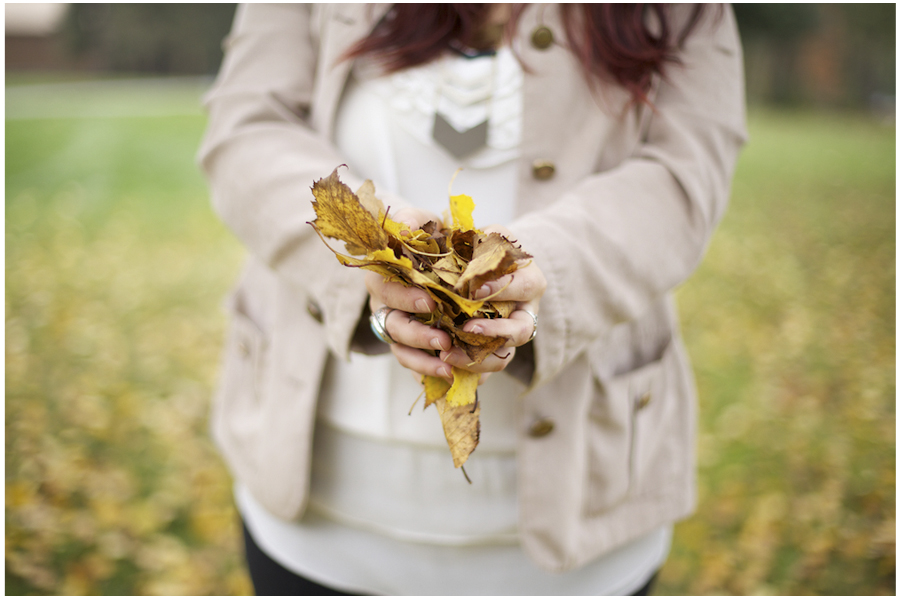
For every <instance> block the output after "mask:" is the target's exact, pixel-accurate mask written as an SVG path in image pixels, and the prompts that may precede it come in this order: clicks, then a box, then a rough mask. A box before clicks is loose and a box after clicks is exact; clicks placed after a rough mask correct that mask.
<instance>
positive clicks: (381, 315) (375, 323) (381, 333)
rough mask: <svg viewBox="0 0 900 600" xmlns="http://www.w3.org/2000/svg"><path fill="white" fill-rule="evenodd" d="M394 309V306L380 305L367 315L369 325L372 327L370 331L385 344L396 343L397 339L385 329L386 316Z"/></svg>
mask: <svg viewBox="0 0 900 600" xmlns="http://www.w3.org/2000/svg"><path fill="white" fill-rule="evenodd" d="M394 310H396V309H395V308H391V307H390V306H382V307H381V308H379V309H378V310H376V311H375V312H373V313H372V314H371V315H369V326H370V327H371V328H372V333H374V334H375V337H377V338H378V339H379V340H381V341H382V342H384V343H385V344H396V343H397V341H396V340H395V339H394V338H392V337H391V334H389V333H388V331H387V318H388V315H389V314H391V311H394Z"/></svg>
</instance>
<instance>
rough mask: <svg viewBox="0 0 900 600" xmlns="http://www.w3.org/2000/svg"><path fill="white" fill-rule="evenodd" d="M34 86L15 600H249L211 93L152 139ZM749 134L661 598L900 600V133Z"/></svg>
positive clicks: (714, 252) (228, 270) (189, 96)
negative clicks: (223, 455)
mask: <svg viewBox="0 0 900 600" xmlns="http://www.w3.org/2000/svg"><path fill="white" fill-rule="evenodd" d="M26 87H29V88H30V86H22V87H19V88H10V87H7V105H6V112H7V121H6V521H5V523H6V592H7V593H8V594H13V595H14V594H46V593H57V594H60V593H61V594H69V595H78V594H172V595H182V594H184V595H201V594H239V593H248V592H250V591H251V590H250V587H249V582H248V579H247V576H246V573H245V571H244V567H243V565H242V564H241V549H240V543H239V541H240V537H239V531H238V528H237V526H236V525H237V522H236V516H235V513H234V510H233V507H232V503H231V491H230V482H229V479H228V476H227V473H226V472H225V470H224V467H223V466H222V463H221V461H220V460H219V458H218V456H217V454H216V453H215V451H214V449H213V448H212V445H211V443H210V442H209V441H208V439H207V434H206V428H207V425H206V418H207V413H208V403H209V397H210V394H211V387H212V385H213V382H214V379H215V372H216V369H217V361H218V356H219V349H220V343H221V337H222V332H223V329H224V325H225V320H224V316H223V314H222V311H221V310H220V308H219V306H220V300H221V298H222V296H223V295H224V293H225V292H226V290H227V288H228V287H229V285H230V284H231V282H232V280H233V279H234V277H235V276H236V274H237V271H238V269H239V265H240V261H241V256H242V250H241V249H240V247H239V245H238V243H237V242H236V241H235V240H234V239H233V238H232V237H231V235H230V234H229V233H228V232H227V231H226V230H225V229H224V227H223V226H222V225H221V224H220V223H219V222H218V221H217V220H216V219H215V217H214V216H213V215H212V213H211V211H210V210H209V208H208V200H207V192H206V188H205V185H204V183H203V181H202V179H201V177H200V175H199V173H198V171H197V169H196V168H195V166H194V162H193V156H194V153H195V151H196V148H197V144H198V142H199V138H200V135H201V133H202V130H203V126H204V119H203V117H202V115H201V114H200V113H199V111H198V109H197V91H196V83H191V82H186V81H185V82H181V83H180V84H178V83H177V82H176V83H174V84H168V85H166V86H158V87H154V88H152V89H153V91H152V92H147V90H149V89H151V88H142V89H144V90H145V92H146V93H152V94H155V96H153V97H154V98H155V100H154V101H153V102H147V101H146V96H142V97H144V98H145V101H143V102H138V101H136V100H134V98H135V96H134V94H133V93H132V91H129V90H128V89H126V88H121V89H119V88H116V89H119V91H118V92H115V93H119V94H120V97H121V98H122V100H121V102H124V103H126V104H127V105H130V106H131V107H132V109H131V112H134V113H137V115H139V116H131V117H129V116H126V115H127V114H128V111H125V110H123V109H122V105H121V103H115V102H113V101H112V100H111V99H110V98H112V96H111V92H110V90H109V89H105V90H104V88H99V89H96V88H91V87H90V86H87V87H84V86H82V87H80V88H79V87H76V88H75V91H74V92H73V91H71V89H72V88H71V87H70V88H69V91H68V92H67V91H66V88H52V87H51V88H50V89H51V91H52V90H53V89H56V90H57V95H58V97H57V98H56V99H54V101H53V102H49V101H45V102H47V103H48V104H49V105H48V106H43V107H40V106H36V103H38V102H40V101H41V100H39V99H38V98H41V97H45V95H46V90H45V91H44V92H42V93H41V94H35V93H34V89H26ZM92 89H94V91H93V92H92V91H91V90H92ZM91 93H94V94H95V96H96V97H93V98H92V97H91ZM67 94H68V95H67ZM59 99H62V100H63V101H62V102H59V101H58V100H59ZM66 99H69V100H70V102H65V100H66ZM79 103H80V104H79ZM100 103H105V104H104V105H106V106H112V105H116V106H117V108H111V109H109V110H112V111H114V112H113V114H116V115H117V116H116V117H114V118H102V117H97V116H96V115H97V114H98V110H99V109H98V108H97V107H98V106H99V105H100ZM79 106H80V107H81V108H80V109H79V108H78V107H79ZM159 106H165V107H166V108H165V110H157V109H155V108H153V107H159ZM154 111H155V112H154ZM42 115H43V116H42ZM79 115H82V116H79ZM165 115H168V116H165ZM750 131H751V136H752V140H751V143H750V145H749V146H748V147H747V150H746V151H745V154H744V156H743V158H742V160H741V164H740V167H739V170H738V175H737V179H736V181H735V186H734V198H733V202H732V207H731V209H730V211H729V213H728V214H727V216H726V218H725V220H724V222H723V224H722V227H721V229H720V230H719V232H718V233H717V235H716V236H715V238H714V240H713V243H712V245H711V247H710V251H709V254H708V256H707V259H706V261H705V262H704V263H703V265H702V266H701V268H700V270H699V271H698V272H697V274H696V276H695V277H694V278H693V279H692V280H691V281H690V282H689V283H688V284H687V285H686V286H685V287H684V288H683V289H681V290H680V291H679V299H680V303H681V310H682V314H683V316H684V333H685V337H686V339H687V342H688V345H689V347H690V349H691V352H692V356H693V359H694V364H695V368H696V371H697V376H698V385H699V388H700V394H701V424H700V443H699V457H700V506H699V510H698V512H697V515H696V516H694V517H693V518H691V519H689V520H687V521H685V522H684V523H681V524H679V525H678V526H677V527H676V537H675V542H674V548H673V551H672V556H671V558H670V560H669V562H668V563H667V565H666V567H665V569H664V570H663V573H662V576H661V580H660V583H659V587H658V590H657V591H658V592H659V593H668V594H717V593H721V594H766V593H777V594H801V595H805V594H848V595H858V594H893V593H894V582H895V575H894V571H895V512H894V507H895V476H894V474H895V458H894V457H895V409H894V400H895V380H894V375H895V366H894V365H895V345H894V339H895V323H894V317H895V300H894V298H895V204H894V200H895V173H894V170H895V129H894V127H893V125H891V126H885V125H881V124H878V123H877V122H875V121H874V120H872V119H870V118H868V117H866V116H861V115H842V114H817V113H811V112H792V113H783V112H764V111H756V112H753V113H752V114H751V122H750Z"/></svg>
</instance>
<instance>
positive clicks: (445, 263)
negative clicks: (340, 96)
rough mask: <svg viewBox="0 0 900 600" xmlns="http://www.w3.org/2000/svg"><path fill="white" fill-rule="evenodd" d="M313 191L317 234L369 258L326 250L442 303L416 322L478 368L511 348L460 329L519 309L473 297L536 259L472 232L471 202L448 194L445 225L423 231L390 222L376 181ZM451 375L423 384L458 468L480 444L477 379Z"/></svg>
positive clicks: (320, 185) (324, 183)
mask: <svg viewBox="0 0 900 600" xmlns="http://www.w3.org/2000/svg"><path fill="white" fill-rule="evenodd" d="M312 192H313V195H314V196H315V198H316V199H315V201H313V208H314V209H315V211H316V219H315V220H314V221H312V222H310V225H312V226H313V227H314V228H315V230H316V232H317V233H318V234H319V236H320V237H322V236H325V237H330V238H336V239H339V240H342V241H343V242H344V243H345V248H346V249H347V252H348V254H352V255H356V256H359V255H365V256H364V257H363V258H354V257H353V256H347V255H345V254H341V253H339V252H336V251H334V249H333V248H331V247H330V246H329V249H331V250H332V252H334V253H335V256H337V258H338V260H339V261H340V262H341V264H343V265H344V266H348V267H358V268H362V269H369V270H371V271H375V272H376V273H380V274H381V275H383V276H384V278H385V280H387V281H392V282H399V283H402V284H403V285H405V286H408V287H417V288H419V289H422V290H424V291H425V292H427V293H428V295H429V296H431V298H433V299H434V301H435V303H436V304H437V307H436V309H435V310H434V311H433V312H431V313H420V314H416V315H414V317H415V318H416V319H418V320H419V321H421V322H423V323H425V324H426V325H429V326H432V327H439V328H440V329H442V330H444V331H446V332H447V333H448V334H449V336H450V339H451V340H452V341H453V345H454V346H457V347H459V348H461V349H462V350H463V351H465V353H466V355H467V356H468V357H469V359H471V361H472V362H471V363H470V364H479V363H481V362H482V361H483V360H484V359H485V358H487V357H488V356H490V355H491V354H492V353H494V352H497V351H498V350H500V349H501V348H502V347H503V346H504V345H505V344H506V342H507V341H508V340H507V338H505V337H502V336H499V337H492V336H487V335H482V334H478V333H469V332H466V331H463V330H462V326H463V324H464V323H465V322H466V321H467V320H468V319H471V318H487V319H493V318H505V317H508V316H509V314H510V313H511V312H512V311H513V310H515V305H516V303H515V302H501V301H491V297H493V296H495V295H496V293H495V294H494V295H493V296H489V297H487V298H483V299H481V300H475V299H473V298H472V295H473V294H474V293H475V291H476V290H478V289H479V288H480V287H481V286H482V285H484V284H485V283H486V282H488V281H495V280H497V279H499V278H500V277H503V276H504V275H507V274H509V273H512V272H513V271H515V270H516V269H517V268H518V266H519V265H518V262H517V261H519V260H522V259H527V258H531V255H529V254H527V253H525V252H524V251H522V250H521V249H520V248H519V247H518V246H515V245H514V244H513V243H512V242H511V241H510V240H508V239H507V238H505V237H504V236H502V235H500V234H499V233H484V232H482V231H479V230H478V229H475V226H474V222H473V221H472V210H473V209H474V208H475V203H474V202H473V201H472V198H470V197H469V196H466V195H462V194H461V195H457V196H451V197H450V213H449V218H448V215H446V214H445V217H444V221H445V223H436V222H434V221H429V222H428V223H426V224H425V225H423V226H422V228H421V229H417V230H415V231H410V229H411V228H410V227H409V226H408V225H405V224H403V223H398V222H396V221H393V220H392V219H391V218H390V215H389V214H388V212H389V210H390V209H389V208H388V209H386V208H385V207H384V204H383V203H382V202H381V201H380V200H378V199H377V198H376V197H375V186H374V185H373V184H372V182H371V181H368V180H367V181H366V182H365V183H364V184H363V185H362V186H361V187H360V188H359V190H357V192H356V194H354V193H353V192H352V191H351V190H350V188H349V187H347V186H346V185H345V184H344V183H342V182H341V180H340V178H338V174H337V169H335V170H334V172H333V173H332V174H331V175H329V176H328V177H325V178H323V179H320V180H318V181H316V182H315V183H314V184H313V187H312ZM322 241H323V242H324V241H325V239H324V237H323V238H322ZM326 245H328V244H327V242H326ZM501 291H502V290H501ZM497 293H499V292H497ZM452 371H453V383H452V384H450V383H448V382H447V381H446V380H444V379H441V378H439V377H430V376H425V377H423V380H422V383H423V385H424V386H425V391H424V393H425V407H426V408H427V407H428V406H430V405H431V404H434V405H435V406H436V407H437V410H438V412H439V413H440V417H441V424H442V425H443V428H444V435H445V436H446V438H447V444H448V445H449V447H450V453H451V454H452V456H453V464H454V465H455V466H457V467H460V466H462V464H463V463H465V462H466V459H468V457H469V455H470V454H471V453H472V451H474V450H475V447H476V446H477V445H478V436H479V431H480V427H479V421H478V416H479V414H480V412H481V408H480V407H479V406H478V402H477V391H476V389H477V387H478V379H479V374H478V373H473V372H471V371H466V370H464V369H458V368H456V367H453V369H452Z"/></svg>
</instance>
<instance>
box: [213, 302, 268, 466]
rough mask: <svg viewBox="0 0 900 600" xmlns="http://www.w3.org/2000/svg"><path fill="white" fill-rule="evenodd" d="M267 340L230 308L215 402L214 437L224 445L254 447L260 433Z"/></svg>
mask: <svg viewBox="0 0 900 600" xmlns="http://www.w3.org/2000/svg"><path fill="white" fill-rule="evenodd" d="M268 349H269V342H268V339H267V336H266V335H265V333H264V332H263V331H262V329H260V327H259V326H258V325H257V324H256V323H255V322H254V321H253V320H252V319H251V318H250V317H249V316H247V314H245V313H244V312H243V311H241V310H240V309H239V308H238V309H235V310H233V311H232V315H231V323H230V325H229V331H228V337H227V340H226V343H225V351H224V357H223V361H222V371H221V374H220V377H219V384H218V389H217V391H216V399H215V403H214V415H213V423H214V432H213V433H214V436H215V437H217V438H219V441H220V446H223V447H224V448H236V447H240V448H244V449H246V448H253V447H255V444H256V441H257V440H258V437H259V436H260V435H262V434H263V432H262V429H263V426H262V425H263V424H262V419H263V415H262V411H261V410H260V407H261V405H262V403H263V400H264V398H265V383H266V375H265V373H266V370H267V369H268V368H269V364H268V363H269V361H268Z"/></svg>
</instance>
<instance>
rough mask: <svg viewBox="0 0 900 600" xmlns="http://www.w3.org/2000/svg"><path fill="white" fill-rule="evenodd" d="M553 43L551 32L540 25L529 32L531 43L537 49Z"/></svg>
mask: <svg viewBox="0 0 900 600" xmlns="http://www.w3.org/2000/svg"><path fill="white" fill-rule="evenodd" d="M551 44H553V32H552V31H550V28H549V27H545V26H543V25H541V26H540V27H538V28H537V29H535V30H534V31H532V32H531V45H532V46H534V47H535V48H537V49H538V50H546V49H547V48H549V47H550V46H551Z"/></svg>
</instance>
